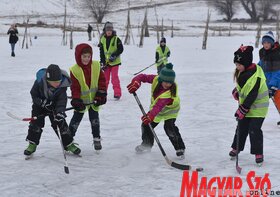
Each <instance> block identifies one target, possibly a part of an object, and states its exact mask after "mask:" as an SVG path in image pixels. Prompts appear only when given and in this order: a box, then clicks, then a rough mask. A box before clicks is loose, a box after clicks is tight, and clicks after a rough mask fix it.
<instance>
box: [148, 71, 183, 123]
mask: <svg viewBox="0 0 280 197" xmlns="http://www.w3.org/2000/svg"><path fill="white" fill-rule="evenodd" d="M157 84H158V76H156V77H155V78H154V80H153V83H152V89H151V94H152V99H151V105H150V110H151V109H152V108H153V107H154V105H155V104H156V103H157V101H158V100H159V99H161V98H171V99H173V103H172V104H171V105H166V106H165V107H164V108H163V109H162V110H161V112H159V114H158V115H157V116H156V117H155V119H154V122H156V123H159V122H160V121H161V120H169V119H173V118H177V116H178V112H179V110H180V98H179V96H178V85H177V84H176V87H177V91H176V96H175V97H172V96H171V92H170V90H168V91H165V92H164V93H162V94H160V95H159V96H158V97H157V98H156V99H155V98H154V97H153V93H154V91H155V88H156V86H157Z"/></svg>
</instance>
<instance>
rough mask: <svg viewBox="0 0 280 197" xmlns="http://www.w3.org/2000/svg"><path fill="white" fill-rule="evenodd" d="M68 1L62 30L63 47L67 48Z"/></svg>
mask: <svg viewBox="0 0 280 197" xmlns="http://www.w3.org/2000/svg"><path fill="white" fill-rule="evenodd" d="M66 11H67V10H66V1H64V18H63V29H62V43H61V44H62V45H63V46H65V45H66V44H67V38H66V15H67V12H66Z"/></svg>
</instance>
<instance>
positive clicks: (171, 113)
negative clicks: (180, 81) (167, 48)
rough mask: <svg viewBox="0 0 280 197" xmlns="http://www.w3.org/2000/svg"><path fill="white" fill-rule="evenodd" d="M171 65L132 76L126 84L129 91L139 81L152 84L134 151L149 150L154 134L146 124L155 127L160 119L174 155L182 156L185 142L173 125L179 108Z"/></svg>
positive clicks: (134, 89) (139, 83)
mask: <svg viewBox="0 0 280 197" xmlns="http://www.w3.org/2000/svg"><path fill="white" fill-rule="evenodd" d="M172 68H173V65H172V64H171V63H169V64H167V65H166V66H165V67H164V68H163V69H162V70H161V72H160V74H159V76H157V75H145V74H140V75H138V76H136V77H134V78H133V79H132V81H131V83H130V84H129V85H128V86H127V88H128V91H129V93H134V92H135V91H136V90H137V89H138V88H139V87H140V86H141V82H143V83H151V84H152V92H151V93H152V99H151V105H150V111H149V112H148V113H147V116H142V118H141V119H142V125H141V128H142V143H141V145H139V146H137V147H136V148H135V150H136V152H140V153H141V152H144V151H150V150H151V148H152V146H153V144H154V136H153V134H152V131H151V130H150V128H149V125H148V124H151V126H152V127H153V128H155V127H156V126H157V125H158V124H159V122H160V121H161V120H163V121H164V130H165V133H166V135H167V136H168V137H169V140H170V141H171V143H172V144H173V146H174V148H175V150H176V155H177V156H178V157H180V158H184V152H185V144H184V142H183V140H182V138H181V135H180V133H179V129H178V127H177V126H176V125H175V121H176V118H177V116H178V112H179V109H180V99H179V96H178V86H177V84H176V83H175V82H174V81H175V72H174V71H173V70H172Z"/></svg>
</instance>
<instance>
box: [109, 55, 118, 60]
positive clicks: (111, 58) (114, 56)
mask: <svg viewBox="0 0 280 197" xmlns="http://www.w3.org/2000/svg"><path fill="white" fill-rule="evenodd" d="M116 59H117V56H116V54H112V55H111V56H110V58H109V62H113V61H115V60H116Z"/></svg>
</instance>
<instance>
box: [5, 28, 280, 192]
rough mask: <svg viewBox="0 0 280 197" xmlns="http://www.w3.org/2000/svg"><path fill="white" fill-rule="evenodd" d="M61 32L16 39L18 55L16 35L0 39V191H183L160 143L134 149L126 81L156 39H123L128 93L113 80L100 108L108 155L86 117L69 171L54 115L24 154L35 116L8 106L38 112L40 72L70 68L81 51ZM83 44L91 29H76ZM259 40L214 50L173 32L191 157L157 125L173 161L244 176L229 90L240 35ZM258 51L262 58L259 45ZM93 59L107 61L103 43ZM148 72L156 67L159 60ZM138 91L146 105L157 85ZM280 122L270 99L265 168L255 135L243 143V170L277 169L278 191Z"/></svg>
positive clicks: (221, 42)
mask: <svg viewBox="0 0 280 197" xmlns="http://www.w3.org/2000/svg"><path fill="white" fill-rule="evenodd" d="M57 34H58V35H59V36H39V37H38V39H37V40H33V46H32V47H30V49H28V50H26V49H20V46H19V44H17V45H16V57H15V58H12V57H10V46H9V44H8V38H7V37H0V51H1V54H0V59H1V65H0V67H1V77H0V89H1V90H2V93H1V94H0V108H1V111H0V124H1V127H0V133H1V139H0V144H1V153H0V168H1V170H0V177H1V179H0V196H3V197H10V196H11V197H14V196H17V197H18V196H19V197H25V196H26V197H33V196H42V197H49V196H57V197H72V196H75V197H76V196H77V197H80V196H85V197H90V196H97V197H104V196H106V197H107V196H114V197H131V196H133V197H145V196H152V197H162V196H164V197H175V196H179V194H180V188H181V181H182V174H183V173H182V171H180V170H176V169H174V168H171V167H169V166H168V165H167V164H166V162H165V160H164V159H163V157H162V155H161V153H160V151H159V149H158V147H157V145H155V146H154V148H153V149H152V152H151V153H149V154H144V155H136V154H135V151H134V148H135V146H136V145H138V144H139V143H140V142H141V131H140V124H141V121H140V117H141V112H140V110H139V108H138V106H137V104H136V101H135V100H134V98H133V96H132V95H130V94H129V93H128V92H127V90H126V85H127V84H128V83H129V82H130V80H131V79H132V77H133V76H132V73H135V72H137V71H139V70H141V69H142V68H144V67H146V66H148V65H150V64H151V63H153V62H154V53H155V48H156V39H154V38H149V39H145V45H144V48H138V47H136V46H135V45H134V46H133V45H131V46H125V49H124V53H123V55H122V62H123V63H122V66H121V68H120V78H121V85H122V90H123V97H122V98H121V100H120V101H114V100H113V94H112V87H111V86H110V87H109V95H108V102H107V104H106V105H105V106H104V107H103V108H102V110H101V111H100V121H101V136H102V138H103V141H102V145H103V149H102V151H101V154H100V155H97V154H96V153H95V152H94V150H93V147H92V136H91V129H90V125H89V121H88V117H87V115H86V117H85V118H84V119H83V121H82V123H81V125H80V128H79V130H78V132H77V134H76V138H75V141H76V142H77V143H79V145H80V148H81V150H82V153H81V154H82V157H81V158H77V157H74V156H71V155H67V159H68V163H69V169H70V174H69V175H67V174H65V173H64V171H63V165H64V160H63V156H62V153H61V147H60V144H59V141H58V139H57V137H56V136H55V134H54V132H53V131H52V129H51V127H50V124H49V121H48V120H47V121H46V126H45V129H44V132H43V134H42V138H41V143H40V145H39V146H38V148H37V151H36V153H35V155H34V157H33V159H31V160H28V161H26V160H24V155H23V151H24V149H25V148H26V146H27V142H26V141H25V137H26V134H27V129H28V124H27V123H25V122H18V121H16V120H13V119H11V118H10V117H8V116H7V115H6V112H7V111H10V112H13V113H15V114H18V115H20V116H24V117H28V116H30V110H31V97H30V94H29V91H30V89H31V86H32V84H33V81H34V79H35V73H36V71H37V70H38V69H40V68H42V67H47V66H48V65H49V64H51V63H55V64H58V65H59V66H60V67H61V68H63V69H66V70H68V69H69V67H70V66H71V65H73V64H74V63H75V58H74V50H69V46H67V47H63V46H61V45H60V43H61V36H60V32H58V33H57ZM81 42H87V37H86V34H77V35H76V37H75V45H76V44H78V43H81ZM96 42H97V40H95V41H94V43H96ZM253 42H254V36H253V35H248V36H242V37H241V36H235V37H210V38H209V40H208V48H207V50H205V51H203V50H201V43H202V38H201V37H187V38H173V39H171V38H169V37H167V44H168V46H169V47H170V49H171V57H170V62H172V63H173V64H174V69H175V71H176V74H177V78H176V80H177V82H178V84H179V94H180V97H181V111H180V115H179V117H178V119H177V125H178V127H179V129H180V132H181V135H182V137H183V139H184V141H185V144H186V146H187V149H186V159H185V160H183V161H179V160H177V158H176V156H175V151H174V149H173V147H172V145H171V143H170V142H169V140H168V137H167V136H166V135H165V132H164V130H163V125H162V124H160V125H159V126H158V127H157V128H156V133H157V134H158V137H159V139H160V141H161V143H162V146H163V147H164V149H165V150H166V153H167V155H168V156H169V157H170V159H172V160H174V161H176V162H178V163H185V164H191V165H194V166H201V167H204V172H202V173H201V174H200V175H201V176H207V177H208V178H211V177H216V176H238V174H237V172H236V170H235V162H234V161H230V159H229V156H228V152H229V150H230V145H231V143H232V138H233V135H234V131H235V127H236V121H235V118H234V117H233V114H234V112H235V110H236V108H237V103H236V102H235V101H234V100H233V98H232V96H231V90H232V89H233V87H234V83H233V79H232V78H233V70H234V68H235V66H234V64H233V61H232V60H233V52H234V51H235V50H236V49H237V48H238V47H239V46H240V44H241V43H244V44H251V45H252V44H253ZM254 54H255V57H254V60H255V62H257V61H258V56H257V55H258V51H257V50H256V49H255V51H254ZM93 59H99V51H98V49H97V48H96V47H95V46H94V57H93ZM145 73H156V68H155V67H153V68H150V69H149V70H147V71H146V72H145ZM137 93H138V95H139V98H140V100H141V101H142V104H143V105H144V107H145V109H146V110H147V109H148V105H149V99H150V95H149V94H150V85H148V84H143V85H142V87H141V88H140V90H139V91H138V92H137ZM69 95H70V92H69ZM69 102H70V101H69ZM67 115H68V118H67V120H68V121H70V119H71V116H72V112H67ZM278 120H279V114H278V112H277V111H276V109H275V107H274V106H273V103H272V102H271V105H270V107H269V114H268V116H267V118H266V120H265V122H264V125H263V131H264V155H265V162H264V164H263V166H262V167H261V168H259V167H257V166H256V165H255V161H254V160H255V158H254V156H253V155H250V154H249V141H247V146H246V149H245V151H244V152H242V153H241V154H240V166H241V167H242V168H243V172H242V174H241V175H240V177H241V178H242V179H243V181H245V179H246V175H247V172H249V171H250V170H254V171H256V174H257V175H259V176H262V175H264V174H265V173H269V174H270V175H269V178H270V180H271V182H272V187H273V188H272V189H275V190H280V177H279V174H280V169H279V160H280V156H279V152H280V151H279V139H280V129H279V128H278V127H277V126H276V122H277V121H278Z"/></svg>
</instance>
